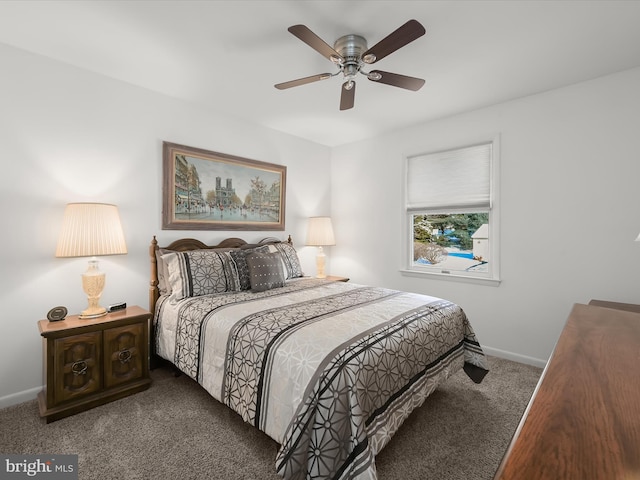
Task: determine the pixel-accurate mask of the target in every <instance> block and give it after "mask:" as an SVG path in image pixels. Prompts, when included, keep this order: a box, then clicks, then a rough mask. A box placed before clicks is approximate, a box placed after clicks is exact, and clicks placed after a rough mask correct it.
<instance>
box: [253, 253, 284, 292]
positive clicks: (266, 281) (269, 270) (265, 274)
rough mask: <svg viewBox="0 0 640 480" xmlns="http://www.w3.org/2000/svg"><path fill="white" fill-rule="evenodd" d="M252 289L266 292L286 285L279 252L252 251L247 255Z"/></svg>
mask: <svg viewBox="0 0 640 480" xmlns="http://www.w3.org/2000/svg"><path fill="white" fill-rule="evenodd" d="M247 265H248V266H249V278H250V282H251V290H253V291H254V292H264V291H265V290H270V289H272V288H278V287H284V282H285V272H284V267H283V265H282V255H280V253H279V252H269V253H260V252H251V253H249V254H248V255H247Z"/></svg>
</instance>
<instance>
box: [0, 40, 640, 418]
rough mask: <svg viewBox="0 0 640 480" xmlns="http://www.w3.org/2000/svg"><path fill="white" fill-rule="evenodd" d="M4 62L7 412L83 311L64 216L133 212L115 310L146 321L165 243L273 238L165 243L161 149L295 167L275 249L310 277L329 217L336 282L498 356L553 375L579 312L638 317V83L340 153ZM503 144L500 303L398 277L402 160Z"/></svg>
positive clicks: (3, 378) (467, 290)
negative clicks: (448, 310)
mask: <svg viewBox="0 0 640 480" xmlns="http://www.w3.org/2000/svg"><path fill="white" fill-rule="evenodd" d="M0 61H1V62H2V66H3V68H2V72H3V74H2V75H1V76H0V145H2V150H1V152H2V154H1V160H0V161H1V162H2V167H3V169H2V173H3V174H2V176H1V177H0V215H1V217H0V218H2V219H3V224H2V225H3V226H4V230H5V231H4V232H3V234H2V235H1V237H0V238H1V239H2V240H0V242H1V245H0V246H1V248H0V252H1V253H0V255H1V263H0V267H1V268H2V275H1V276H0V278H1V279H0V292H1V293H0V306H1V307H2V311H3V314H2V316H0V326H1V327H2V328H3V332H4V333H3V335H1V336H0V406H4V405H8V404H11V403H17V402H19V401H23V400H26V399H28V398H33V397H34V396H35V395H36V393H37V392H38V391H39V390H40V389H41V387H42V353H41V351H42V350H41V343H40V341H41V340H40V336H39V334H38V330H37V326H36V322H37V320H39V319H41V318H44V316H45V314H46V312H47V311H48V310H49V309H50V308H51V307H53V306H56V305H65V306H67V307H68V308H69V311H70V312H74V313H76V312H78V311H80V310H81V309H83V308H84V307H85V305H86V298H85V296H84V294H83V292H82V289H81V286H80V273H81V272H82V271H83V270H84V269H85V267H86V260H84V259H57V258H54V251H55V244H56V240H57V234H58V231H59V228H60V223H61V220H62V213H63V210H64V206H65V204H66V203H68V202H73V201H104V202H111V203H115V204H117V205H118V206H119V208H120V214H121V216H122V220H123V224H124V225H123V226H124V229H125V236H126V239H127V244H128V248H129V254H128V255H126V256H117V257H108V258H106V259H104V260H103V261H102V262H101V265H102V268H103V270H105V271H106V272H107V287H106V290H105V292H104V295H103V300H104V301H103V302H102V303H103V304H107V303H111V302H114V301H119V300H124V301H126V302H128V303H129V304H139V305H142V306H146V305H147V292H148V270H149V263H148V258H147V249H148V244H149V241H150V240H151V237H152V235H154V234H155V235H157V236H158V238H159V240H160V243H161V244H167V243H169V242H170V241H171V240H172V239H175V238H179V237H183V236H194V237H197V238H201V239H202V240H204V241H207V242H215V241H217V240H220V239H222V238H224V237H227V236H242V237H244V238H246V239H247V240H249V241H253V240H258V239H260V238H262V237H263V236H267V235H271V234H272V233H273V232H246V233H242V232H241V233H238V232H216V231H211V232H185V231H162V230H161V210H162V207H161V202H162V141H163V140H166V141H171V142H175V143H181V144H185V145H191V146H194V147H199V148H205V149H209V150H214V151H220V152H223V153H228V154H232V155H238V156H242V157H247V158H252V159H256V160H264V161H267V162H272V163H278V164H283V165H287V168H288V171H287V174H288V177H287V184H288V188H287V215H286V224H287V227H286V231H285V232H275V234H276V235H278V236H282V237H284V236H285V235H286V234H289V233H291V234H292V235H293V238H294V240H297V244H298V247H299V250H298V251H299V254H300V256H301V259H302V262H303V267H304V268H305V270H307V271H310V272H312V271H314V269H315V265H314V255H315V251H314V250H313V249H312V248H310V247H303V246H302V243H303V242H304V236H305V229H306V218H307V217H308V216H311V215H326V214H331V215H332V217H333V220H334V229H335V233H336V241H337V245H336V246H335V247H328V248H327V254H328V265H327V270H328V272H329V273H331V274H336V275H346V276H349V277H351V279H352V281H355V282H358V283H366V284H373V285H384V286H388V287H392V288H400V289H405V290H409V291H415V292H421V293H427V294H432V295H437V296H440V297H444V298H448V299H451V300H453V301H455V302H457V303H459V304H460V305H462V306H463V308H464V309H465V311H466V312H467V314H468V315H469V318H470V319H471V322H472V324H473V326H474V328H475V330H476V333H477V334H478V336H479V339H480V341H481V343H482V344H483V346H485V348H486V349H487V351H488V352H490V353H494V354H500V355H503V356H506V357H508V358H514V359H518V360H522V361H526V362H530V363H535V364H542V363H543V362H544V361H545V360H546V359H547V357H548V355H549V354H550V353H551V351H552V349H553V346H554V344H555V341H556V339H557V337H558V334H559V332H560V331H561V329H562V326H563V324H564V322H565V319H566V316H567V314H568V313H569V310H570V308H571V305H572V304H573V303H575V302H588V301H589V299H591V298H601V299H609V300H615V301H621V302H634V303H638V302H639V301H640V299H639V298H638V297H639V295H638V291H639V288H640V270H639V267H640V243H635V242H633V239H634V238H635V237H636V236H637V234H638V232H640V217H639V215H638V210H639V209H638V204H639V202H638V201H637V192H638V189H637V182H638V178H640V161H639V160H640V159H639V158H638V157H639V155H638V146H637V142H636V137H637V132H638V131H640V129H639V127H640V87H639V85H640V69H634V70H631V71H628V72H623V73H620V74H617V75H611V76H608V77H604V78H601V79H597V80H594V81H591V82H585V83H582V84H578V85H574V86H571V87H567V88H563V89H559V90H555V91H551V92H547V93H544V94H540V95H536V96H532V97H528V98H524V99H521V100H518V101H513V102H509V103H505V104H501V105H496V106H492V107H489V108H485V109H482V110H478V111H474V112H470V113H467V114H463V115H458V116H455V117H451V118H446V119H443V120H440V121H436V122H432V123H428V124H424V125H419V126H415V127H413V128H409V129H406V130H403V131H400V132H396V133H394V134H389V135H386V136H381V137H379V138H376V139H373V140H369V141H366V142H361V143H355V144H351V145H347V146H343V147H339V148H335V149H333V150H332V151H331V150H329V149H327V148H325V147H322V146H319V145H316V144H313V143H310V142H307V141H304V140H300V139H296V138H293V137H289V136H286V135H283V134H280V133H278V132H274V131H271V130H267V129H264V128H261V127H258V126H255V125H251V124H247V123H244V122H240V121H236V120H234V119H231V118H222V117H220V116H218V115H216V114H215V113H212V112H209V111H205V110H202V109H200V108H198V107H196V106H193V105H188V104H185V103H182V102H179V101H176V100H173V99H171V98H168V97H166V96H162V95H158V94H155V93H153V92H149V91H146V90H143V89H139V88H136V87H133V86H130V85H127V84H124V83H122V82H117V81H113V80H111V79H108V78H105V77H102V76H99V75H95V74H92V73H89V72H86V71H82V70H79V69H76V68H73V67H70V66H67V65H65V64H62V63H59V62H55V61H52V60H48V59H46V58H43V57H38V56H35V55H31V54H28V53H25V52H23V51H20V50H17V49H13V48H11V47H7V46H2V45H0ZM425 88H426V87H425ZM382 114H384V112H381V115H382ZM496 134H499V135H500V139H501V152H502V158H501V166H502V171H501V208H502V218H501V225H502V232H501V239H500V240H501V245H502V256H501V260H502V280H503V281H502V283H501V285H500V286H498V287H489V286H480V285H473V284H467V283H458V282H452V281H442V280H432V279H417V278H413V277H405V276H402V275H401V274H400V273H399V270H400V268H401V267H402V266H403V259H402V257H401V255H400V251H401V245H402V235H401V228H402V198H403V194H402V183H403V178H402V171H403V162H404V158H405V156H407V155H412V154H416V153H423V152H428V151H433V150H439V149H442V148H450V147H456V146H460V145H466V144H469V143H471V142H475V141H479V140H487V139H491V138H493V137H494V136H495V135H496ZM329 163H330V164H331V168H330V166H329ZM540 232H542V236H541V235H540Z"/></svg>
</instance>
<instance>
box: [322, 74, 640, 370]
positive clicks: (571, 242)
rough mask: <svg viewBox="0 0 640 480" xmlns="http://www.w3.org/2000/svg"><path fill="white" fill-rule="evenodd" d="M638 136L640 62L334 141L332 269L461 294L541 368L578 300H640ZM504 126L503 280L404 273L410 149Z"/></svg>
mask: <svg viewBox="0 0 640 480" xmlns="http://www.w3.org/2000/svg"><path fill="white" fill-rule="evenodd" d="M425 88H428V86H427V87H425ZM383 114H384V112H381V115H383ZM639 132H640V69H634V70H630V71H627V72H622V73H619V74H615V75H610V76H607V77H603V78H600V79H596V80H593V81H589V82H584V83H580V84H576V85H573V86H570V87H567V88H562V89H558V90H554V91H550V92H546V93H542V94H539V95H535V96H530V97H527V98H523V99H520V100H517V101H512V102H508V103H504V104H500V105H495V106H492V107H488V108H484V109H481V110H477V111H473V112H470V113H466V114H462V115H457V116H454V117H450V118H446V119H442V120H439V121H435V122H431V123H427V124H424V125H419V126H415V127H413V128H410V129H406V130H403V131H400V132H397V133H394V134H390V135H385V136H381V137H379V138H377V139H374V140H369V141H366V142H361V143H355V144H350V145H348V146H343V147H340V148H335V149H334V150H333V152H332V204H333V205H332V215H333V219H334V229H335V234H336V243H337V245H336V246H335V247H331V248H330V251H328V255H329V256H330V258H331V261H332V270H331V273H332V274H336V275H339V274H344V275H349V276H350V277H351V279H352V281H355V282H358V283H365V284H374V285H385V286H389V287H393V288H398V289H403V290H409V291H415V292H420V293H427V294H432V295H436V296H440V297H444V298H447V299H450V300H453V301H455V302H456V303H459V304H460V305H461V306H462V307H463V308H464V309H465V311H466V312H467V315H468V316H469V318H470V320H471V323H472V325H473V326H474V329H475V331H476V333H477V334H478V337H479V340H480V342H481V343H482V344H483V346H485V347H486V349H487V351H489V352H491V353H495V354H500V355H502V356H505V357H507V358H514V359H517V360H521V361H524V362H527V363H533V364H539V365H542V364H543V363H544V362H545V361H546V359H547V358H548V356H549V355H550V353H551V352H552V350H553V347H554V345H555V342H556V340H557V338H558V335H559V333H560V331H561V330H562V327H563V325H564V322H565V320H566V318H567V315H568V313H569V311H570V309H571V306H572V305H573V304H574V303H588V301H589V300H590V299H592V298H599V299H608V300H613V301H620V302H627V303H639V302H640V243H638V242H634V241H633V240H634V239H635V238H636V236H637V235H638V232H640V201H638V195H639V192H640V190H639V188H638V181H639V179H640V153H639V151H640V146H639V143H638V135H639ZM495 135H499V136H500V146H501V152H502V154H501V182H500V187H501V202H500V206H501V210H502V213H501V236H500V244H501V273H502V275H501V277H502V283H501V284H500V286H498V287H491V286H480V285H474V284H469V283H459V282H454V281H444V280H434V279H423V278H414V277H408V276H402V275H401V274H400V272H399V269H400V268H402V266H403V265H404V263H403V262H404V259H403V258H402V255H401V251H402V242H403V237H402V232H401V229H402V212H403V210H402V206H403V203H402V202H403V190H402V185H403V176H402V175H403V173H402V172H403V162H404V158H405V157H406V156H407V155H414V154H418V153H424V152H430V151H437V150H442V149H446V148H452V147H458V146H465V145H468V144H470V143H473V142H477V141H484V140H491V139H492V138H493V137H494V136H495Z"/></svg>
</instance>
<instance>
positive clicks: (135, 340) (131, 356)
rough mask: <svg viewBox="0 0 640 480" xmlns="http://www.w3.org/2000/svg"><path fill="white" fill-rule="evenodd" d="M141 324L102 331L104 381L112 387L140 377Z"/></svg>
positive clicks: (142, 339)
mask: <svg viewBox="0 0 640 480" xmlns="http://www.w3.org/2000/svg"><path fill="white" fill-rule="evenodd" d="M145 340H146V337H145V335H144V329H143V327H142V325H140V324H135V325H127V326H124V327H118V328H110V329H108V330H105V331H104V372H105V375H104V382H105V387H106V388H109V387H113V386H115V385H119V384H121V383H123V382H128V381H131V380H134V379H136V378H140V377H142V374H143V370H142V364H143V358H142V353H143V352H144V351H145V350H144V342H145Z"/></svg>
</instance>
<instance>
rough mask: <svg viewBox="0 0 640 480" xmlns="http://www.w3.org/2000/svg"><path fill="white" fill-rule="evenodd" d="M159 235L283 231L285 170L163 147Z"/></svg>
mask: <svg viewBox="0 0 640 480" xmlns="http://www.w3.org/2000/svg"><path fill="white" fill-rule="evenodd" d="M162 151H163V177H164V180H163V191H162V197H163V209H162V228H163V230H284V214H285V192H286V180H287V167H285V166H282V165H275V164H272V163H266V162H259V161H257V160H249V159H246V158H241V157H234V156H233V155H226V154H224V153H217V152H210V151H207V150H201V149H199V148H192V147H186V146H184V145H177V144H174V143H169V142H163V144H162Z"/></svg>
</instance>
